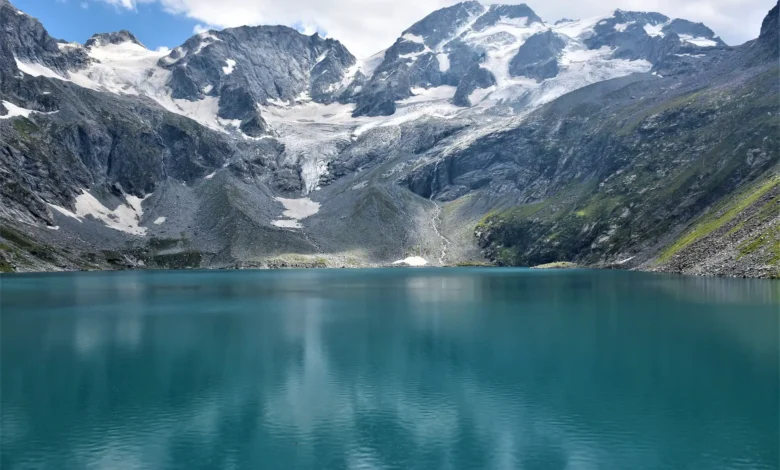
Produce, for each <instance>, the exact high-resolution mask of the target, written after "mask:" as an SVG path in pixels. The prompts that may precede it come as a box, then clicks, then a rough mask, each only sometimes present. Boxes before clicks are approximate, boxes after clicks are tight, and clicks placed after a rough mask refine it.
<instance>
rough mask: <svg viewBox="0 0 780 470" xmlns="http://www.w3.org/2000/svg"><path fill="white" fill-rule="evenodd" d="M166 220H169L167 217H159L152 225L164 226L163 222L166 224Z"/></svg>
mask: <svg viewBox="0 0 780 470" xmlns="http://www.w3.org/2000/svg"><path fill="white" fill-rule="evenodd" d="M166 220H168V218H167V217H157V218H156V219H154V222H152V223H153V224H154V225H160V224H162V223H163V222H165V221H166Z"/></svg>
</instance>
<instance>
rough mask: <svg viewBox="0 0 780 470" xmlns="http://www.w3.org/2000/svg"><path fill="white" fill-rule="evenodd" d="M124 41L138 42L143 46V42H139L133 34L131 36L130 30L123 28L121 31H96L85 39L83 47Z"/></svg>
mask: <svg viewBox="0 0 780 470" xmlns="http://www.w3.org/2000/svg"><path fill="white" fill-rule="evenodd" d="M125 42H132V43H134V44H138V45H139V46H142V47H143V44H141V41H139V40H138V39H136V37H135V36H133V33H131V32H130V31H128V30H126V29H123V30H121V31H116V32H113V33H98V34H95V35H93V36H92V37H91V38H89V39H87V42H85V43H84V47H87V48H89V47H100V46H105V45H107V44H122V43H125Z"/></svg>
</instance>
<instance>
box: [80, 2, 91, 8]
mask: <svg viewBox="0 0 780 470" xmlns="http://www.w3.org/2000/svg"><path fill="white" fill-rule="evenodd" d="M79 6H81V8H83V9H85V10H86V9H88V8H89V3H87V2H81V3H80V4H79Z"/></svg>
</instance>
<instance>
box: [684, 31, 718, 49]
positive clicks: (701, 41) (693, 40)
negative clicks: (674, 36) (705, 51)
mask: <svg viewBox="0 0 780 470" xmlns="http://www.w3.org/2000/svg"><path fill="white" fill-rule="evenodd" d="M680 39H682V41H683V42H687V43H688V44H693V45H694V46H698V47H715V46H717V45H718V43H717V42H715V41H713V40H712V39H707V38H702V37H693V36H691V35H690V34H681V35H680Z"/></svg>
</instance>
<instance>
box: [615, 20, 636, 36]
mask: <svg viewBox="0 0 780 470" xmlns="http://www.w3.org/2000/svg"><path fill="white" fill-rule="evenodd" d="M634 23H636V21H629V22H628V23H618V24H616V25H615V31H617V32H619V33H622V32H623V31H625V30H626V28H628V27H629V25H632V24H634Z"/></svg>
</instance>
